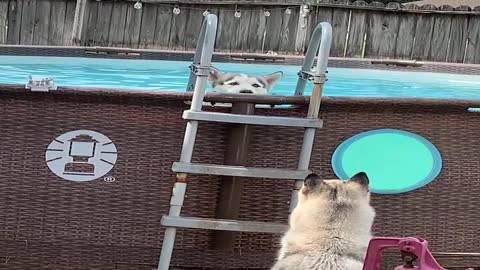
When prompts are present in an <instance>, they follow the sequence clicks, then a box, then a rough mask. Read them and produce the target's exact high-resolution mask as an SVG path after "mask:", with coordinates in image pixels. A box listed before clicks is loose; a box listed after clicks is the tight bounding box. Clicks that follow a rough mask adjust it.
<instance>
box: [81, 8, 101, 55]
mask: <svg viewBox="0 0 480 270" xmlns="http://www.w3.org/2000/svg"><path fill="white" fill-rule="evenodd" d="M99 5H100V2H98V1H94V2H90V3H89V5H88V9H87V11H86V12H88V16H87V17H88V18H87V22H86V24H87V25H86V27H85V29H86V30H85V34H84V35H83V41H82V44H83V45H87V46H92V45H94V42H95V36H94V35H95V31H96V28H97V17H98V6H99Z"/></svg>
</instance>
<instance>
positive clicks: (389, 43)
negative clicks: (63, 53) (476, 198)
mask: <svg viewBox="0 0 480 270" xmlns="http://www.w3.org/2000/svg"><path fill="white" fill-rule="evenodd" d="M175 2H176V3H177V4H175ZM180 2H181V3H180ZM271 2H272V1H258V0H244V1H228V0H223V1H219V0H216V1H215V0H201V1H199V0H197V1H178V0H177V1H166V0H149V2H144V3H143V6H142V8H141V9H136V8H134V4H135V2H132V1H89V0H76V1H75V0H0V44H23V45H31V44H34V45H37V44H38V45H62V46H70V45H85V46H111V47H129V48H154V49H173V50H191V49H193V48H194V47H195V45H196V40H197V35H198V33H199V29H200V25H201V22H202V19H203V14H204V13H205V12H206V11H207V12H211V13H214V14H217V15H218V17H219V26H218V32H217V40H216V50H217V51H228V52H256V53H266V52H268V51H274V52H277V53H286V54H302V53H303V52H304V50H305V47H306V45H307V44H308V40H309V36H310V34H311V32H312V30H313V28H314V27H315V26H316V24H317V23H318V22H321V21H327V22H330V23H331V24H332V27H333V35H334V36H333V44H332V53H331V55H332V56H337V57H355V58H359V57H362V58H396V59H419V60H425V61H438V62H456V63H480V7H476V8H468V7H459V8H457V9H454V8H452V7H450V6H442V7H438V8H437V7H434V6H431V5H427V6H422V7H418V6H416V5H408V6H400V5H399V4H389V5H387V6H383V4H380V3H373V4H370V5H368V4H366V3H365V2H362V1H357V2H354V3H350V2H348V1H344V0H339V1H332V0H315V1H310V2H311V3H308V2H309V1H306V0H304V1H301V0H278V1H276V5H271ZM194 3H197V4H194ZM233 3H240V4H238V5H234V4H233ZM269 3H270V4H269ZM304 4H307V5H304ZM174 9H175V12H174ZM178 12H179V13H178ZM175 13H178V14H175Z"/></svg>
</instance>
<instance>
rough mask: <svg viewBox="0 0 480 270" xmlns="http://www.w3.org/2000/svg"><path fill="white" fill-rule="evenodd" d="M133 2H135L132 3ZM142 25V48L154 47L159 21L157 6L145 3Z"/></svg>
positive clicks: (140, 45)
mask: <svg viewBox="0 0 480 270" xmlns="http://www.w3.org/2000/svg"><path fill="white" fill-rule="evenodd" d="M132 4H133V3H132ZM142 9H143V14H142V26H141V27H140V44H139V47H140V48H152V47H153V46H154V45H153V43H154V39H155V27H156V23H157V18H155V16H156V15H157V6H156V5H154V4H147V3H145V4H143V7H142Z"/></svg>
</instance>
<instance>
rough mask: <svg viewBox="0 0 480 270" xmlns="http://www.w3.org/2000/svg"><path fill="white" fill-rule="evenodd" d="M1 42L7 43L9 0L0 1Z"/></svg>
mask: <svg viewBox="0 0 480 270" xmlns="http://www.w3.org/2000/svg"><path fill="white" fill-rule="evenodd" d="M0 10H1V11H2V12H0V44H5V43H7V35H8V32H7V26H8V17H7V14H8V1H0Z"/></svg>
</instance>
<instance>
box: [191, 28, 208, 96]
mask: <svg viewBox="0 0 480 270" xmlns="http://www.w3.org/2000/svg"><path fill="white" fill-rule="evenodd" d="M206 31H207V27H203V23H202V29H201V30H200V34H199V36H198V40H197V46H196V47H195V54H194V56H193V62H192V65H191V66H190V77H189V78H188V84H187V91H189V92H191V91H193V90H194V89H195V82H196V81H197V74H196V73H195V66H198V65H200V58H201V55H202V52H203V47H204V45H205V42H204V41H205V32H206Z"/></svg>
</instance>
